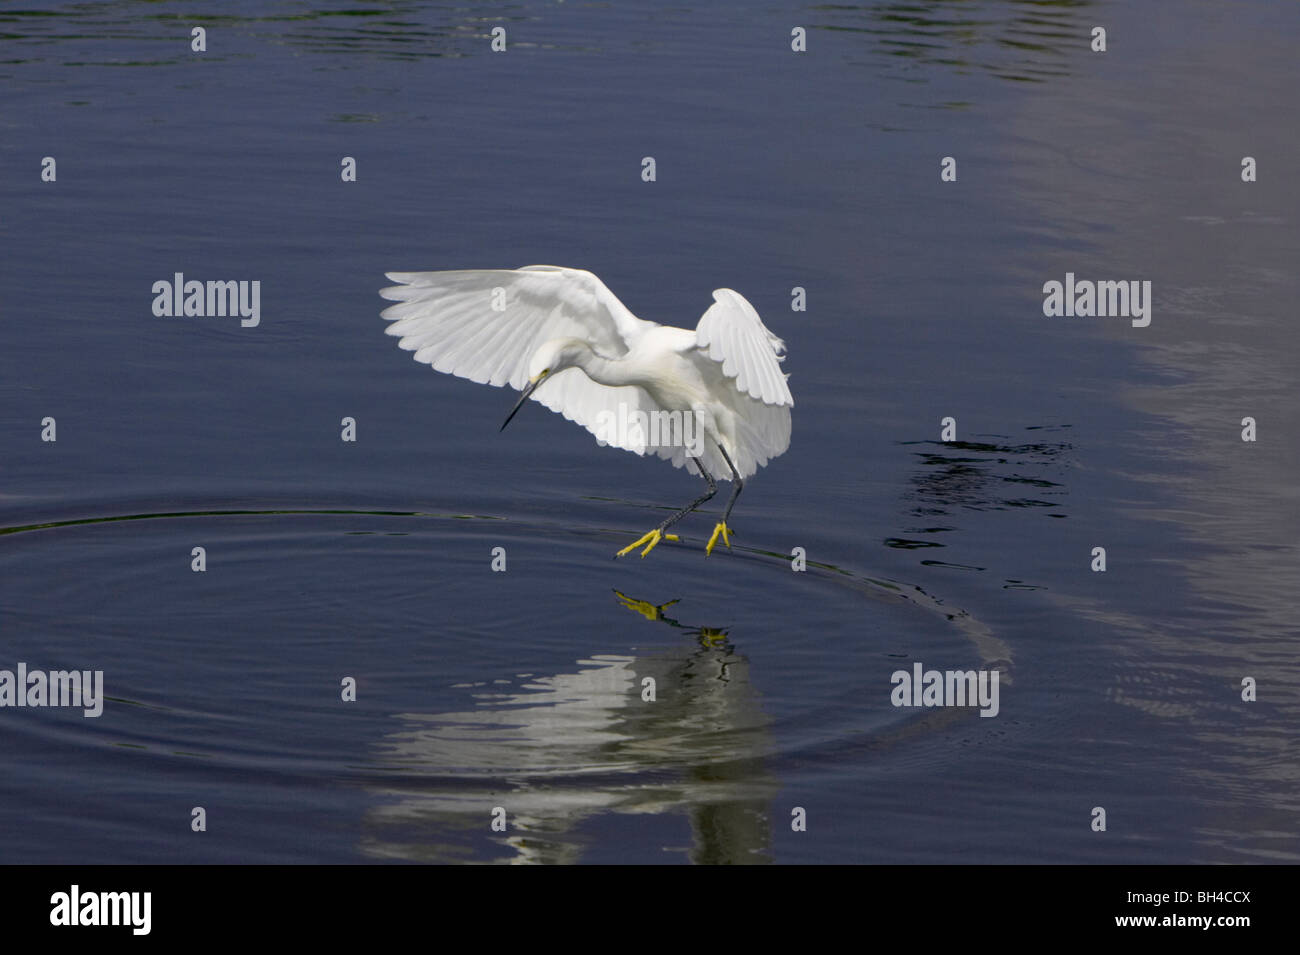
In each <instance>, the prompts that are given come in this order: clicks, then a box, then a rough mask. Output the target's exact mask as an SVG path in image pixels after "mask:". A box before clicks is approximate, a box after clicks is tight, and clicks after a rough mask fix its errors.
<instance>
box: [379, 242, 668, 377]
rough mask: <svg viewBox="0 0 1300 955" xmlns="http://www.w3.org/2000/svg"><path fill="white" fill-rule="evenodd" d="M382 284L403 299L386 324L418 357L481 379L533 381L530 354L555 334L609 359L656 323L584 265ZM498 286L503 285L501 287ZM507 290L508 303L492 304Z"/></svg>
mask: <svg viewBox="0 0 1300 955" xmlns="http://www.w3.org/2000/svg"><path fill="white" fill-rule="evenodd" d="M387 274H388V278H389V279H390V280H392V281H394V282H398V283H400V284H398V285H394V286H392V287H390V288H385V289H382V290H380V293H379V294H380V295H381V296H383V297H384V298H386V299H388V300H389V301H392V302H396V303H398V304H396V305H390V306H389V307H388V308H386V309H384V311H383V312H382V313H381V314H382V316H383V317H384V318H386V319H388V320H389V321H391V322H392V324H391V325H389V326H388V328H387V329H385V331H386V332H387V333H388V334H389V335H395V336H398V337H399V338H400V339H401V340H400V341H399V342H398V345H399V346H400V347H401V348H403V349H405V350H406V351H413V352H415V360H416V361H422V362H426V363H427V364H430V365H432V366H433V367H434V368H435V369H436V370H437V371H441V372H446V373H448V374H452V375H456V376H458V377H461V378H468V379H469V380H471V381H475V382H478V383H479V384H490V385H495V386H498V387H499V386H501V385H505V384H508V385H510V386H511V387H512V388H515V389H516V390H523V388H524V386H525V385H527V384H528V360H529V358H530V357H532V354H533V352H534V351H536V350H537V348H538V346H540V345H541V344H542V343H543V342H545V341H548V340H549V339H552V338H580V339H583V340H584V341H586V342H588V343H590V345H591V347H592V349H593V350H595V351H596V352H597V353H598V354H602V355H604V356H605V357H608V358H619V357H621V356H623V355H625V354H627V351H628V349H629V348H630V347H631V344H632V342H633V341H635V339H636V338H638V337H639V336H640V335H641V334H643V333H644V332H645V331H646V330H647V329H650V328H654V327H656V324H655V323H654V322H647V321H643V320H642V319H639V318H637V317H636V316H635V315H633V314H632V313H631V312H630V311H628V309H627V307H626V306H624V305H623V303H622V302H620V301H619V300H618V298H617V297H616V296H615V295H614V293H613V292H611V291H610V290H609V289H608V288H607V287H606V286H605V283H603V282H602V281H601V280H600V279H598V278H596V276H594V275H592V274H591V273H590V272H586V271H583V270H582V269H566V268H560V267H558V266H553V265H529V266H525V267H524V268H522V269H474V270H467V271H456V272H389V273H387ZM497 289H501V290H503V291H502V292H497V291H496V290H497ZM502 295H504V304H505V308H504V309H503V310H501V311H497V310H496V309H494V307H493V305H494V304H495V303H496V302H499V301H501V300H502V299H501V296H502Z"/></svg>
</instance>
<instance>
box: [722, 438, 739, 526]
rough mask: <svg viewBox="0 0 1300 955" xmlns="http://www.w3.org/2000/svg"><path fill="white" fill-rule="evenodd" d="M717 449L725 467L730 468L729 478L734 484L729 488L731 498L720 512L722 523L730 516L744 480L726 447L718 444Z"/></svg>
mask: <svg viewBox="0 0 1300 955" xmlns="http://www.w3.org/2000/svg"><path fill="white" fill-rule="evenodd" d="M718 450H719V451H721V452H722V460H724V461H726V462H727V467H729V468H731V480H732V481H734V482H735V484H736V486H735V487H734V488H732V489H731V499H730V500H729V501H727V509H726V510H725V511H723V513H722V523H724V524H725V523H727V518H729V517H730V516H731V509H732V508H733V507H735V506H736V498H738V497H740V492H741V491H743V490H744V489H745V482H744V481H742V480H741V479H740V472H739V471H737V470H736V466H735V465H734V464H732V463H731V455H729V454H727V449H726V448H724V447H723V446H722V445H718Z"/></svg>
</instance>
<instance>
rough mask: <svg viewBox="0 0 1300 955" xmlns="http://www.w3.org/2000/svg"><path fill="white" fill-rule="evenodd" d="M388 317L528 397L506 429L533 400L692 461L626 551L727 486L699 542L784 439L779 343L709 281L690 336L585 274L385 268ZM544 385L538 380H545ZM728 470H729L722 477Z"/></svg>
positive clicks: (476, 372)
mask: <svg viewBox="0 0 1300 955" xmlns="http://www.w3.org/2000/svg"><path fill="white" fill-rule="evenodd" d="M387 277H388V278H389V280H391V281H393V282H397V283H399V284H398V285H394V286H392V287H391V288H385V289H382V290H381V291H380V293H379V294H380V295H381V296H383V297H384V298H385V299H388V300H389V301H393V302H397V303H398V304H396V305H390V306H389V307H388V308H386V309H384V311H383V313H382V316H383V317H384V318H386V319H388V320H389V321H391V322H392V324H391V325H389V326H388V328H387V329H386V331H387V333H388V334H389V335H395V336H398V337H399V338H400V339H401V340H400V341H399V342H398V344H399V345H400V346H401V347H402V348H403V349H405V350H406V351H411V352H415V360H416V361H421V362H426V363H427V364H430V365H432V366H433V368H434V370H435V371H440V372H444V373H448V374H452V375H456V376H458V377H461V378H468V379H469V380H470V381H476V382H478V383H480V384H483V383H486V384H489V385H493V386H495V387H500V386H502V385H507V384H508V385H510V387H512V388H514V389H516V390H519V391H522V392H523V394H522V395H520V396H519V400H518V401H517V402H516V403H515V406H514V408H513V409H512V410H511V412H510V414H509V416H507V418H506V420H505V423H504V424H502V425H501V429H502V430H505V426H506V425H507V424H509V423H510V420H511V418H513V417H514V416H515V413H516V412H517V411H518V410H519V409H520V407H522V406H523V403H524V402H525V401H526V400H527V399H529V398H532V399H533V400H535V401H540V402H541V403H542V404H544V405H546V407H548V408H550V409H551V410H552V411H558V412H559V413H560V414H562V415H563V416H564V417H566V418H568V419H569V420H570V421H574V422H576V423H577V424H580V425H582V426H583V427H584V428H586V429H587V430H588V431H590V432H592V433H593V434H595V435H596V438H597V440H598V441H599V442H600V443H601V444H602V445H604V444H610V445H613V446H615V447H618V448H623V449H624V450H627V451H632V452H634V453H635V454H641V455H644V454H648V453H654V454H657V455H658V456H659V457H661V458H665V459H667V460H669V461H671V462H672V463H673V465H674V466H675V467H679V468H680V467H686V462H687V461H688V460H690V461H693V462H694V463H695V467H696V469H697V470H698V471H699V472H700V475H701V477H703V478H704V481H705V483H706V485H707V490H706V491H705V493H704V494H702V495H701V496H700V497H698V498H697V499H696V500H694V501H692V502H691V503H690V504H688V505H686V507H684V508H682V509H681V510H680V511H678V512H676V513H675V514H673V515H672V516H671V517H669V518H668V519H667V520H665V521H664V522H663V523H662V524H660V525H659V526H658V527H657V528H655V529H654V530H652V531H650V532H648V533H647V534H645V535H644V536H642V537H641V538H640V539H639V540H637V541H635V542H634V543H632V544H630V545H628V546H627V547H625V548H623V549H622V550H620V551H619V552H618V553H617V554H616V555H615V556H616V557H622V556H623V555H624V554H626V553H628V551H631V550H633V549H634V548H637V547H640V546H641V545H642V544H645V545H646V547H645V549H644V550H643V551H642V552H641V556H642V557H645V556H646V554H648V553H650V551H651V550H653V549H654V547H655V545H657V544H658V543H659V542H660V540H664V539H667V540H678V536H677V535H676V534H668V533H666V531H667V530H668V528H669V527H671V526H672V525H674V524H676V523H677V522H678V521H679V520H681V519H682V518H683V517H685V516H686V515H687V514H689V513H690V512H691V511H692V510H694V509H695V508H697V507H699V506H700V505H701V504H703V503H704V502H706V501H708V500H709V499H710V498H712V497H713V495H714V494H715V493H716V492H717V483H716V482H715V481H714V478H713V475H714V474H718V475H719V476H720V477H722V479H723V480H731V481H734V482H735V487H734V488H733V490H732V492H731V498H730V500H728V502H727V509H726V511H725V512H724V513H723V515H722V520H721V521H719V522H718V524H717V526H716V527H715V528H714V530H713V535H712V536H711V537H710V538H709V543H708V545H707V546H706V547H705V554H706V555H708V554H712V553H713V546H714V544H716V543H717V541H718V538H719V536H721V538H722V540H723V542H724V543H725V544H726V545H727V547H728V548H730V547H731V538H730V535H731V533H732V531H731V528H730V527H728V526H727V520H728V518H730V516H731V509H732V507H733V506H735V503H736V498H737V497H738V496H739V495H740V491H741V488H742V487H743V486H744V479H745V478H747V477H749V476H750V475H752V474H754V472H756V471H757V470H758V469H759V468H760V467H762V466H763V465H765V464H767V462H768V461H769V460H770V459H771V458H774V457H776V456H777V455H779V454H782V453H784V452H785V450H786V449H787V448H788V447H789V446H790V409H791V408H792V407H794V398H793V397H791V395H790V387H789V385H788V384H787V383H786V378H787V377H788V376H787V375H785V374H783V373H782V372H781V369H780V366H779V364H778V362H781V361H784V358H783V357H782V353H783V352H784V351H785V343H784V342H782V341H781V339H779V338H777V337H776V336H775V335H773V334H772V333H771V332H770V331H768V329H767V328H766V326H764V325H763V322H762V320H761V319H759V317H758V313H757V312H756V311H754V307H753V306H752V305H750V304H749V302H748V301H746V300H745V298H744V296H742V295H741V294H740V293H738V292H734V291H732V290H731V289H725V288H723V289H717V290H715V291H714V293H713V304H712V305H711V306H709V308H708V310H707V311H706V312H705V313H704V315H703V316H702V317H701V318H700V321H699V324H698V325H697V326H696V328H695V331H689V330H687V329H685V328H674V327H672V326H668V325H660V324H658V323H657V322H647V321H644V320H642V319H640V318H637V317H636V316H635V315H633V314H632V313H631V312H630V311H628V309H627V308H626V306H624V305H623V303H622V302H620V301H619V300H618V298H617V297H615V295H614V293H613V292H611V291H610V290H609V289H608V288H607V287H606V286H605V284H604V283H603V282H601V280H600V279H598V278H596V276H594V275H592V274H591V273H590V272H585V271H583V270H581V269H566V268H559V267H557V266H552V265H529V266H525V267H524V268H521V269H483V270H470V271H453V272H389V273H387ZM543 386H544V387H543ZM724 465H725V471H729V472H730V475H731V476H730V478H727V477H726V476H725V471H724Z"/></svg>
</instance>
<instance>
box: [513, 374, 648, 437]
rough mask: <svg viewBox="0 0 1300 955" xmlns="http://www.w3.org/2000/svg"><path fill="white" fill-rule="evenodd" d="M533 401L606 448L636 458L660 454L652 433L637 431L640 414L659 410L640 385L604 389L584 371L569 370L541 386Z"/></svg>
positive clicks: (603, 386) (606, 386)
mask: <svg viewBox="0 0 1300 955" xmlns="http://www.w3.org/2000/svg"><path fill="white" fill-rule="evenodd" d="M533 401H539V402H541V403H542V404H543V405H545V406H546V407H548V408H550V409H551V410H552V411H554V412H556V413H558V414H560V415H562V416H564V417H565V418H567V419H568V420H570V421H572V422H574V423H575V424H579V425H581V426H582V427H584V428H586V429H587V430H588V431H590V432H591V433H592V434H594V435H595V436H596V440H597V441H598V442H599V443H600V444H602V445H611V446H613V447H615V448H622V449H623V450H624V451H631V452H633V453H634V454H645V453H647V452H654V451H656V450H657V449H656V448H655V447H653V446H652V445H651V444H650V441H649V440H648V439H649V438H650V437H651V433H650V432H649V430H648V429H642V428H639V427H637V425H636V421H637V417H636V412H638V411H644V412H650V411H654V410H657V409H658V407H659V406H658V405H657V404H655V402H654V401H653V400H652V399H651V397H650V396H649V395H648V394H647V393H646V392H645V391H644V390H643V389H642V388H640V387H639V386H637V385H620V386H617V387H615V386H611V385H602V384H600V383H599V382H595V381H592V380H591V379H590V378H588V377H587V376H586V375H585V374H584V373H583V371H582V369H581V368H565V369H564V370H563V371H559V372H556V373H555V374H554V375H551V376H550V377H549V378H547V379H546V381H544V382H542V384H541V385H540V386H538V388H537V390H536V391H534V392H533Z"/></svg>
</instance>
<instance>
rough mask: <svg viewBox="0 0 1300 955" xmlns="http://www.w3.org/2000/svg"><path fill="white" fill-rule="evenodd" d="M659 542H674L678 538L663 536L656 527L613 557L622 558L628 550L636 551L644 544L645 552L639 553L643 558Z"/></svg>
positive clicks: (670, 535) (669, 535)
mask: <svg viewBox="0 0 1300 955" xmlns="http://www.w3.org/2000/svg"><path fill="white" fill-rule="evenodd" d="M661 540H663V541H675V540H679V538H678V536H677V535H676V534H665V533H664V532H663V531H661V530H660V529H659V528H657V527H656V528H655V529H654V530H652V531H651V532H650V533H649V534H646V535H645V536H644V537H641V538H639V539H637V540H635V541H633V542H632V543H630V544H628V545H627V546H626V547H624V548H623V549H622V550H621V551H619V552H618V553H617V554H615V555H614V556H615V557H622V556H623V555H624V554H626V553H627V552H628V551H630V550H636V549H637V548H638V547H640V546H641V545H642V544H645V545H646V547H645V550H643V551H641V556H642V557H644V556H645V555H646V554H648V553H650V552H651V551H652V550H654V549H655V545H656V544H658V543H659V542H660V541H661ZM646 541H649V543H648V544H646Z"/></svg>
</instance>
